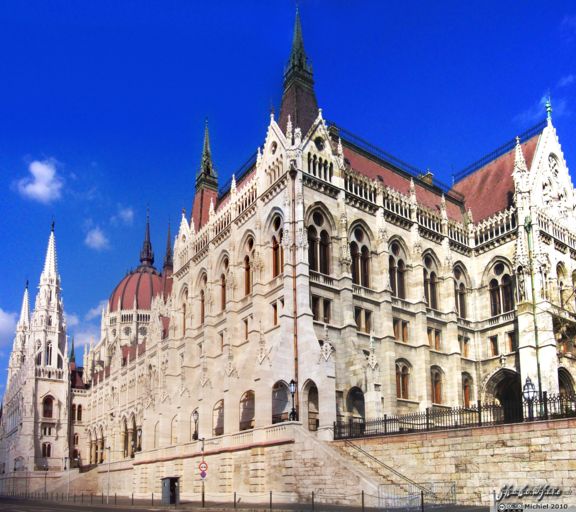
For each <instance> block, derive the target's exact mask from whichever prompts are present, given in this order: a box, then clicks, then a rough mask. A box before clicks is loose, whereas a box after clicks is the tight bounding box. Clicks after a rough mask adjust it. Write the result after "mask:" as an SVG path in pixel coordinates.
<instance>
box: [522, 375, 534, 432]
mask: <svg viewBox="0 0 576 512" xmlns="http://www.w3.org/2000/svg"><path fill="white" fill-rule="evenodd" d="M522 396H523V397H524V400H526V401H527V402H528V420H529V421H533V420H534V399H535V398H536V386H534V383H533V382H532V379H530V377H526V382H525V383H524V387H523V388H522Z"/></svg>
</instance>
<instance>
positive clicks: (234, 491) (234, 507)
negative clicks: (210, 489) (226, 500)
mask: <svg viewBox="0 0 576 512" xmlns="http://www.w3.org/2000/svg"><path fill="white" fill-rule="evenodd" d="M234 508H236V491H234Z"/></svg>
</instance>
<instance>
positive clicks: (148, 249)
mask: <svg viewBox="0 0 576 512" xmlns="http://www.w3.org/2000/svg"><path fill="white" fill-rule="evenodd" d="M153 265H154V251H153V250H152V243H151V242H150V210H149V209H147V210H146V232H145V235H144V242H143V243H142V250H141V251H140V266H142V267H151V266H153Z"/></svg>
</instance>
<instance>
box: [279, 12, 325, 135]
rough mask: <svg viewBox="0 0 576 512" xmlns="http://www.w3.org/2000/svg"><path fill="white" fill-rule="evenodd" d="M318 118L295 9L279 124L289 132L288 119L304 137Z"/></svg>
mask: <svg viewBox="0 0 576 512" xmlns="http://www.w3.org/2000/svg"><path fill="white" fill-rule="evenodd" d="M317 115H318V102H317V101H316V95H315V93H314V78H313V75H312V66H311V65H310V63H309V62H308V57H307V55H306V51H305V50H304V39H303V37H302V23H301V21H300V13H299V12H298V9H296V20H295V21H294V36H293V37H292V49H291V50H290V57H289V58H288V63H287V64H286V68H285V70H284V93H283V95H282V105H281V106H280V118H279V119H278V123H279V125H280V128H282V130H284V131H286V126H287V124H288V116H290V120H291V121H292V124H293V125H294V126H295V127H298V128H300V129H301V130H302V134H303V135H305V134H306V133H307V132H308V130H309V129H310V127H311V126H312V123H313V122H314V120H315V119H316V116H317Z"/></svg>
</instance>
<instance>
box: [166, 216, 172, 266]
mask: <svg viewBox="0 0 576 512" xmlns="http://www.w3.org/2000/svg"><path fill="white" fill-rule="evenodd" d="M171 238H172V237H171V235H170V222H168V237H167V239H166V253H165V254H164V268H168V267H170V268H171V267H172V266H173V265H174V259H173V257H172V241H171V240H170V239H171Z"/></svg>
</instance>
